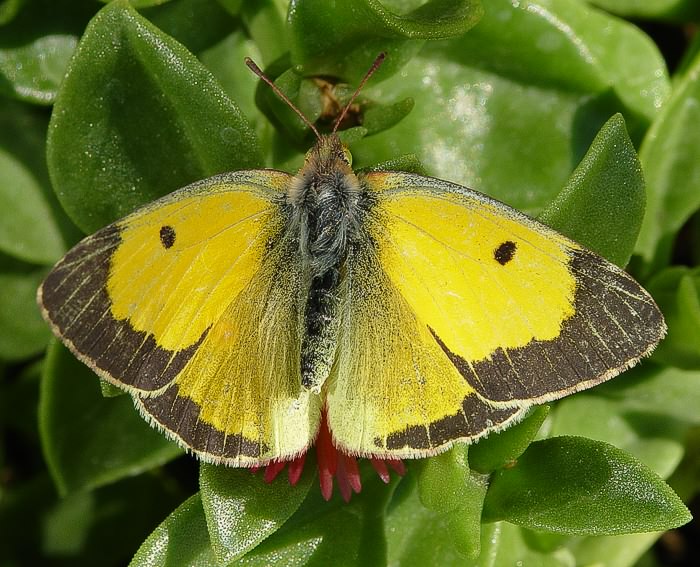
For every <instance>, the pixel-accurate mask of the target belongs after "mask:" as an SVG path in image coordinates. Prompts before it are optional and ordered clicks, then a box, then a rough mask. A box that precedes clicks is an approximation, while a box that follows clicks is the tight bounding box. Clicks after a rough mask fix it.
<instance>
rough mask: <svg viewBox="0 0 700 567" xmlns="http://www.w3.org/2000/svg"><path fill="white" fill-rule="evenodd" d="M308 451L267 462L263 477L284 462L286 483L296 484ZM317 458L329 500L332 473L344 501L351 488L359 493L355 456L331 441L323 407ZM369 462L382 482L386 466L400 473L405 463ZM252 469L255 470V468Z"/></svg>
mask: <svg viewBox="0 0 700 567" xmlns="http://www.w3.org/2000/svg"><path fill="white" fill-rule="evenodd" d="M307 453H308V451H307ZM307 453H303V454H302V455H300V456H298V457H297V458H296V459H293V460H291V461H276V462H274V463H270V464H269V465H267V466H266V467H265V474H264V476H263V480H264V481H265V482H267V483H270V482H272V481H273V480H274V479H275V478H276V477H277V475H278V474H279V473H280V472H281V471H282V469H284V467H285V466H286V465H289V467H288V469H287V474H288V476H289V484H291V485H292V486H293V485H295V484H296V483H297V482H299V479H300V478H301V473H302V472H303V471H304V461H305V460H306V455H307ZM316 461H317V463H318V478H319V483H320V485H321V494H322V495H323V497H324V498H325V499H326V500H330V499H331V496H332V495H333V477H335V479H336V480H337V481H338V489H339V490H340V494H341V496H342V497H343V500H345V502H349V501H350V498H351V497H352V493H353V492H355V493H359V492H360V490H362V483H361V481H360V471H359V468H358V466H357V457H354V456H353V455H348V454H346V453H343V452H342V451H340V450H338V448H337V447H336V446H335V445H333V438H332V436H331V432H330V430H329V429H328V423H327V421H326V412H325V411H324V412H323V413H322V415H321V428H320V430H319V432H318V437H317V438H316ZM370 462H371V463H372V466H373V467H374V470H375V471H377V474H378V475H379V478H381V479H382V480H383V481H384V482H385V483H389V480H390V477H389V468H391V469H392V470H394V472H396V473H397V474H399V475H400V476H403V475H404V474H405V473H406V467H405V466H404V464H403V461H401V460H399V459H377V458H370ZM253 470H254V471H256V470H257V468H256V469H253Z"/></svg>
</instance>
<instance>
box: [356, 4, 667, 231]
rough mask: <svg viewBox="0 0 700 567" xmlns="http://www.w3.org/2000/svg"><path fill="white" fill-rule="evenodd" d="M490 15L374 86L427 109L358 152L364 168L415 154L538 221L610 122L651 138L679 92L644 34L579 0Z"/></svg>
mask: <svg viewBox="0 0 700 567" xmlns="http://www.w3.org/2000/svg"><path fill="white" fill-rule="evenodd" d="M484 9H485V14H484V17H483V18H482V20H481V21H480V22H479V24H478V25H477V26H476V27H475V28H474V29H472V30H471V31H470V32H469V33H467V34H465V35H464V36H462V37H460V38H456V39H451V40H447V41H443V42H434V43H428V44H426V46H425V47H424V49H423V50H422V51H421V52H420V53H419V54H418V55H417V56H415V57H413V58H412V59H411V60H410V61H409V62H408V63H407V64H406V65H405V67H403V68H402V72H401V74H400V75H394V76H391V77H389V78H387V79H386V80H385V81H383V82H381V83H379V84H376V85H375V86H369V87H368V88H367V90H366V92H365V94H366V95H367V96H368V97H371V98H373V99H376V100H386V99H387V98H388V97H390V98H391V99H393V100H401V99H403V98H407V97H411V98H413V99H414V100H415V107H414V110H413V111H412V112H411V113H410V114H409V115H408V116H407V117H406V118H405V119H404V120H402V121H401V122H400V123H398V124H397V125H396V126H395V127H393V128H391V129H390V130H387V131H384V132H381V133H379V134H377V135H376V136H372V137H371V138H366V139H364V140H362V142H361V143H360V144H357V146H356V147H353V148H352V151H353V155H354V157H355V161H356V164H357V165H358V166H360V167H362V166H366V165H368V164H373V163H377V162H381V161H386V160H389V159H392V158H395V157H396V156H397V155H400V154H409V153H414V154H416V155H417V156H418V158H419V159H420V161H421V162H422V163H424V164H425V167H426V169H427V170H428V171H429V172H430V174H431V175H435V176H437V177H441V178H444V179H448V180H450V181H454V182H456V183H460V184H462V185H465V186H468V187H472V188H474V189H477V190H480V191H482V192H485V193H488V194H489V195H491V196H493V197H496V198H497V199H499V200H501V201H504V202H506V203H509V204H510V205H512V206H515V207H516V208H518V209H521V210H523V211H525V212H527V213H530V214H536V213H538V212H539V211H540V210H541V209H542V208H543V207H545V206H546V205H547V204H548V203H550V202H551V201H552V200H553V199H554V198H555V196H556V195H557V194H558V193H559V191H560V190H561V188H562V187H563V186H564V185H565V183H566V181H567V179H568V178H569V176H570V174H571V169H572V165H573V164H576V163H578V162H579V161H580V160H581V159H582V158H583V156H584V154H585V152H586V151H587V150H588V147H589V145H590V144H591V142H592V140H593V139H594V137H595V135H596V133H597V132H598V130H599V128H601V127H602V126H603V125H604V124H605V122H607V121H608V120H609V118H610V116H612V115H613V114H615V113H616V112H623V113H624V114H625V116H626V119H627V126H628V128H629V130H630V131H631V132H633V133H636V134H635V135H634V136H633V139H635V137H636V138H638V137H639V136H640V132H641V130H642V129H643V128H645V127H646V125H647V124H648V122H649V121H650V120H651V119H652V118H653V117H654V116H655V114H656V113H657V112H658V106H659V105H660V104H661V102H662V101H663V98H664V97H665V96H666V93H667V92H668V90H669V82H668V77H667V73H666V70H665V65H664V62H663V60H662V59H661V57H660V56H659V54H658V52H656V50H655V48H654V47H653V46H651V45H650V44H649V39H648V38H647V37H646V36H644V34H642V33H641V32H640V31H639V30H638V29H636V28H634V27H631V26H629V25H622V24H620V22H618V21H617V20H616V19H615V18H612V17H610V16H606V15H604V14H601V13H599V12H597V11H593V10H590V9H587V8H585V6H583V5H581V4H580V3H577V2H576V1H575V0H561V1H559V2H556V3H550V2H534V1H528V2H510V1H507V0H493V1H491V2H488V3H484ZM618 31H619V32H620V33H619V34H618V33H617V32H618ZM608 34H610V35H608ZM612 38H614V39H615V43H614V45H613V44H611V43H610V41H611V40H612ZM641 53H644V54H646V55H641ZM621 59H622V60H623V61H620V60H621ZM624 59H628V60H629V61H630V62H633V63H634V65H632V66H631V67H630V68H628V67H626V66H625V65H624V64H623V63H624ZM630 69H636V70H635V72H634V76H633V77H632V76H630ZM632 79H634V81H639V83H635V84H634V89H633V90H632V85H631V84H630V83H631V81H632ZM622 91H625V92H628V93H629V92H634V93H636V94H635V95H634V96H632V95H629V97H625V98H624V99H621V98H620V97H619V96H618V95H617V94H615V93H618V92H622ZM535 133H536V135H535ZM598 228H599V229H600V227H598Z"/></svg>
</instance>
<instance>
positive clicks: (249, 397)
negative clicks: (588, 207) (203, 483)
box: [39, 137, 665, 466]
mask: <svg viewBox="0 0 700 567" xmlns="http://www.w3.org/2000/svg"><path fill="white" fill-rule="evenodd" d="M342 155H344V154H343V151H342V147H341V146H340V142H339V140H338V139H337V138H335V137H329V138H322V139H321V140H320V141H319V144H318V145H317V147H316V148H315V149H314V150H313V151H312V152H311V154H310V156H311V157H310V158H308V159H307V163H306V165H305V166H304V168H302V170H301V171H300V173H299V175H298V176H297V177H296V178H294V179H293V178H291V176H289V175H287V174H284V173H281V172H274V171H264V170H261V171H249V172H236V173H232V174H225V175H221V176H216V177H214V178H210V179H208V180H205V181H203V182H200V183H198V184H195V185H192V186H190V187H187V188H184V189H182V190H180V191H177V192H175V193H173V194H171V195H169V196H168V197H165V198H164V199H161V200H159V201H157V202H155V203H153V204H151V205H149V206H147V207H144V208H142V209H141V210H139V211H137V212H136V213H134V214H132V215H130V216H128V217H127V218H125V219H123V220H122V221H119V222H117V223H114V224H112V225H110V226H108V227H106V228H104V229H102V230H101V231H99V232H98V233H96V234H95V235H93V236H91V237H88V238H86V239H85V240H83V241H82V242H81V243H79V244H78V245H77V246H76V247H75V248H74V249H73V250H71V251H70V252H69V253H68V254H67V255H66V256H65V257H64V259H63V260H61V261H60V262H59V263H58V264H57V265H56V266H55V267H54V269H53V270H52V272H51V273H50V274H49V276H48V277H47V279H46V280H45V282H44V284H43V285H42V287H41V288H40V290H39V301H40V304H41V306H42V310H43V314H44V316H45V318H46V319H47V320H48V321H49V322H50V323H51V325H52V327H53V329H54V332H55V333H56V334H57V335H58V336H60V337H61V338H62V340H63V341H64V342H65V343H66V344H67V345H68V347H69V348H70V349H71V350H72V351H73V352H74V353H75V354H76V355H77V356H78V357H79V358H80V359H81V360H83V361H84V362H85V363H86V364H88V365H89V366H90V367H91V368H93V369H94V370H95V371H96V372H97V373H98V374H99V375H100V376H101V377H102V378H104V379H106V380H109V381H110V382H112V383H115V384H117V385H119V386H121V387H123V388H125V389H126V390H128V391H129V392H130V393H131V394H132V395H133V396H134V399H135V401H136V405H137V407H138V408H139V410H140V411H141V412H142V414H143V415H144V416H145V417H146V418H147V419H148V420H149V421H150V422H151V423H152V424H154V425H155V426H157V427H159V428H161V429H162V430H164V431H165V433H166V434H168V435H169V436H170V437H172V438H173V439H175V440H176V441H178V442H179V443H180V444H181V445H182V446H184V447H186V448H188V449H191V450H193V451H194V452H196V453H197V454H198V455H199V456H200V458H202V459H203V460H206V461H209V462H214V463H225V464H229V465H234V466H252V465H263V464H266V463H269V462H271V461H274V460H290V459H292V458H294V457H296V456H297V455H300V454H301V453H303V452H304V451H306V450H307V449H308V447H309V446H310V444H311V443H312V442H313V441H314V439H315V437H316V435H317V432H318V429H319V425H320V421H321V413H322V409H324V405H325V410H326V412H327V419H328V425H329V429H330V431H331V433H332V435H333V438H334V442H335V443H336V444H337V446H339V447H340V448H341V449H342V450H343V451H345V452H346V453H349V454H354V455H364V456H374V457H380V458H403V457H409V458H410V457H419V456H427V455H431V454H435V453H437V452H439V451H442V450H444V449H446V448H447V447H449V446H450V445H451V444H453V443H454V442H456V441H466V442H470V441H473V440H475V439H477V438H479V437H481V436H483V435H486V434H488V433H489V432H493V431H498V430H500V429H502V428H504V427H506V426H507V425H508V424H510V423H513V422H514V421H516V420H518V419H520V418H521V416H522V415H523V414H524V413H525V411H526V410H527V409H528V408H529V407H530V406H532V405H534V404H537V403H542V402H545V401H548V400H554V399H557V398H560V397H562V396H564V395H566V394H569V393H572V392H574V391H578V390H582V389H584V388H588V387H590V386H593V385H595V384H597V383H599V382H602V381H604V380H606V379H608V378H610V377H612V376H614V375H615V374H617V373H619V372H620V371H622V370H624V369H625V368H626V367H628V366H630V365H632V364H634V363H635V362H636V361H637V360H639V358H641V357H642V356H644V355H645V354H647V353H648V352H650V350H651V349H652V348H653V347H654V346H655V345H656V343H657V342H658V341H659V340H660V339H661V337H662V336H663V334H664V332H665V325H664V322H663V318H662V316H661V313H660V312H659V310H658V308H657V307H656V305H655V304H654V302H653V300H652V299H651V297H649V295H648V294H647V293H646V292H645V291H644V290H643V289H642V288H641V287H640V286H639V284H637V283H636V282H635V281H634V280H632V279H631V278H630V277H629V276H628V275H627V274H625V272H623V271H622V270H620V269H618V268H617V267H615V266H613V265H612V264H610V263H609V262H607V261H605V260H604V259H602V258H600V257H599V256H597V255H595V254H593V253H591V252H589V251H586V250H585V249H583V248H582V247H580V246H579V245H577V244H576V243H574V242H572V241H570V240H569V239H567V238H566V237H564V236H562V235H560V234H558V233H556V232H555V231H553V230H551V229H549V228H547V227H545V226H543V225H541V224H539V223H537V222H536V221H533V220H531V219H529V218H527V217H525V216H524V215H522V214H520V213H518V212H517V211H514V210H513V209H510V208H509V207H507V206H505V205H503V204H501V203H498V202H496V201H494V200H492V199H489V198H488V197H485V196H483V195H480V194H478V193H476V192H473V191H470V190H469V189H466V188H464V187H460V186H458V185H454V184H451V183H448V182H445V181H440V180H436V179H430V178H426V177H422V176H417V175H411V174H404V173H370V174H367V175H360V176H358V177H355V176H354V175H353V174H352V171H351V170H350V167H349V164H348V163H347V162H346V161H343V158H342ZM328 368H330V374H328ZM327 374H328V375H327ZM319 389H320V393H317V392H318V390H319Z"/></svg>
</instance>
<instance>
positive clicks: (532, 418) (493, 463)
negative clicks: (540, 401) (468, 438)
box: [469, 406, 549, 473]
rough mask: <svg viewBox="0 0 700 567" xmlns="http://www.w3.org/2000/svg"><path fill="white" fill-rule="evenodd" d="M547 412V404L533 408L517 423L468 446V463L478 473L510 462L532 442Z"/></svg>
mask: <svg viewBox="0 0 700 567" xmlns="http://www.w3.org/2000/svg"><path fill="white" fill-rule="evenodd" d="M548 413H549V406H539V407H536V408H534V409H533V410H532V411H531V412H530V414H529V415H528V416H527V417H526V418H525V419H523V420H522V421H521V422H520V423H518V424H517V425H514V426H513V427H509V428H508V429H506V430H504V431H501V432H500V433H492V434H491V435H489V436H488V437H486V438H484V439H480V440H479V441H478V443H476V444H474V445H472V446H471V447H469V464H470V465H471V468H472V469H474V470H475V471H478V472H480V473H490V472H493V471H495V470H497V469H500V468H503V467H504V466H506V465H508V464H510V463H512V462H513V461H514V460H516V459H517V458H518V457H519V456H520V455H522V454H523V451H524V450H525V449H527V446H528V445H529V444H530V443H531V442H532V440H533V439H534V438H535V435H537V432H538V431H539V429H540V426H541V425H542V423H543V422H544V420H545V418H546V417H547V414H548Z"/></svg>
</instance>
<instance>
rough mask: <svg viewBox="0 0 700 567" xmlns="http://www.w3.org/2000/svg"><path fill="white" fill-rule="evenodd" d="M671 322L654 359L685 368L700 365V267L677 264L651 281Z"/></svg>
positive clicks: (698, 367) (652, 290)
mask: <svg viewBox="0 0 700 567" xmlns="http://www.w3.org/2000/svg"><path fill="white" fill-rule="evenodd" d="M647 287H648V289H649V292H650V293H651V294H652V295H653V296H654V299H655V300H656V302H657V303H658V304H659V307H660V308H661V311H663V314H664V317H665V318H666V324H667V325H668V335H666V338H665V339H664V340H663V341H662V342H661V344H660V345H659V346H658V347H657V348H656V350H655V351H654V353H653V360H655V361H656V362H660V363H662V364H667V365H669V366H674V367H676V368H684V369H686V370H697V369H700V268H693V269H690V268H686V267H683V266H676V267H672V268H668V269H666V270H663V271H661V272H659V273H658V274H657V275H656V276H655V277H654V278H653V279H651V280H650V281H649V284H648V286H647Z"/></svg>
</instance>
